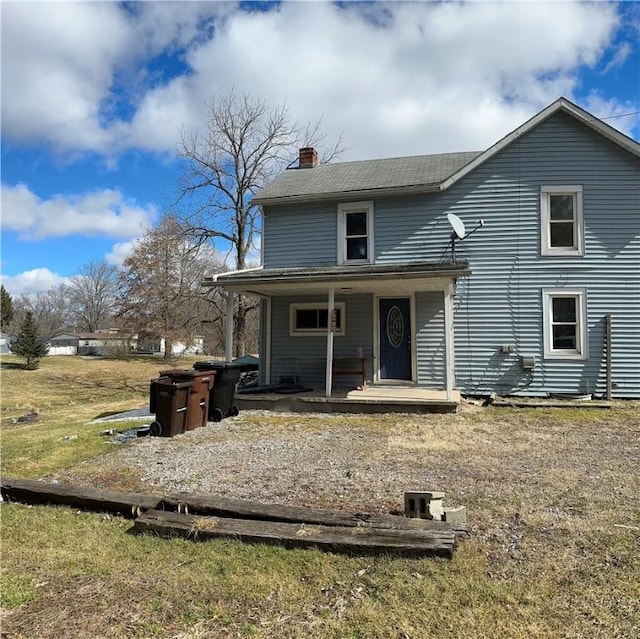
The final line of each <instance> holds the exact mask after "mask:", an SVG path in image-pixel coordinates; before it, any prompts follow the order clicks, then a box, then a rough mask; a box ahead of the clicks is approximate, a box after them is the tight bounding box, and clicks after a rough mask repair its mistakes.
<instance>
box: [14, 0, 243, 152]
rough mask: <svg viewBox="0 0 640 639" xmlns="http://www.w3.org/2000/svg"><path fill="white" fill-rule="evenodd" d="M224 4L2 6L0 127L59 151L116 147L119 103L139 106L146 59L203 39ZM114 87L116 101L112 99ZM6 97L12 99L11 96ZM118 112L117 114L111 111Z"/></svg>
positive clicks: (118, 145)
mask: <svg viewBox="0 0 640 639" xmlns="http://www.w3.org/2000/svg"><path fill="white" fill-rule="evenodd" d="M230 6H232V5H229V4H227V3H210V2H195V3H190V2H140V3H131V4H130V5H129V6H128V7H124V6H123V5H122V4H121V3H116V2H65V1H56V2H41V3H38V4H37V5H36V4H33V3H30V2H5V3H3V6H2V93H3V100H2V127H3V136H5V137H6V138H9V139H14V140H20V141H27V142H39V141H43V140H44V141H46V142H48V143H49V144H51V145H52V146H53V147H54V148H56V149H57V150H59V151H97V152H100V153H105V154H107V155H108V154H111V153H113V152H114V151H117V150H119V149H120V148H121V142H122V139H121V137H120V134H121V131H122V126H121V122H120V120H119V116H118V110H117V101H118V100H122V99H125V100H127V101H129V102H130V103H132V104H133V106H134V108H135V104H136V102H137V100H138V94H139V90H140V87H139V86H138V85H139V83H140V82H142V81H150V82H154V81H155V78H153V77H151V78H149V77H147V75H148V74H147V72H146V70H144V65H143V63H144V61H145V60H147V59H148V58H149V57H150V56H153V55H156V54H158V53H160V52H162V51H163V50H175V49H176V48H180V47H182V46H185V45H187V44H188V43H190V42H192V41H193V40H194V38H198V37H200V36H201V32H200V31H199V27H202V24H203V20H205V19H208V18H210V17H211V16H214V15H218V14H224V13H226V12H227V11H228V10H229V8H230ZM116 88H117V90H118V95H114V90H115V89H116ZM8 96H10V97H8ZM114 107H116V108H114Z"/></svg>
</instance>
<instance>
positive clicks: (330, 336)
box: [324, 287, 335, 397]
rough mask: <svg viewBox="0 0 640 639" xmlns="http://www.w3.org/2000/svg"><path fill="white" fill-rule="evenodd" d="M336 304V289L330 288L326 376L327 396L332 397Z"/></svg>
mask: <svg viewBox="0 0 640 639" xmlns="http://www.w3.org/2000/svg"><path fill="white" fill-rule="evenodd" d="M334 304H335V289H334V288H333V287H331V288H330V289H329V300H328V302H327V374H326V378H325V393H324V394H325V397H331V386H332V377H333V330H332V321H331V320H332V317H333V307H334Z"/></svg>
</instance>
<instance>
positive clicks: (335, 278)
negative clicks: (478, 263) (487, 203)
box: [202, 262, 471, 296]
mask: <svg viewBox="0 0 640 639" xmlns="http://www.w3.org/2000/svg"><path fill="white" fill-rule="evenodd" d="M469 275H471V269H470V268H469V264H468V263H467V262H457V263H434V262H419V263H408V264H393V265H390V264H366V265H358V266H354V265H349V266H317V267H304V268H276V269H262V268H261V269H250V270H246V271H236V272H232V273H219V274H218V275H214V276H212V277H208V278H205V279H204V281H203V282H202V285H203V286H219V287H221V288H224V289H226V290H228V291H231V292H234V293H243V294H248V295H265V296H271V295H287V294H292V293H301V292H309V293H317V292H320V291H327V290H328V289H329V288H331V287H333V288H335V289H336V292H342V293H373V292H375V293H380V294H388V293H389V292H390V291H391V292H393V293H395V294H398V293H400V294H401V293H404V292H413V291H419V290H441V289H442V288H443V286H444V284H445V283H448V282H450V281H451V280H452V279H456V278H458V277H468V276H469Z"/></svg>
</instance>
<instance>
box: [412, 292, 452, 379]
mask: <svg viewBox="0 0 640 639" xmlns="http://www.w3.org/2000/svg"><path fill="white" fill-rule="evenodd" d="M416 356H417V361H418V366H417V368H418V385H419V386H427V387H429V388H444V387H445V385H446V376H445V345H444V294H443V293H442V291H434V292H432V293H417V294H416Z"/></svg>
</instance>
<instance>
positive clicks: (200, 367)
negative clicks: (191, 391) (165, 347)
mask: <svg viewBox="0 0 640 639" xmlns="http://www.w3.org/2000/svg"><path fill="white" fill-rule="evenodd" d="M193 368H195V369H196V370H197V371H215V380H216V381H215V384H214V385H213V388H212V389H211V390H210V391H209V421H211V422H219V421H221V420H223V419H224V418H225V417H234V416H235V415H237V414H238V413H239V412H240V411H239V410H238V407H237V406H236V405H235V404H234V399H235V394H236V385H237V383H238V380H239V379H240V375H241V374H242V373H243V372H245V370H246V369H245V367H244V366H243V365H236V364H233V363H231V364H226V363H224V362H196V363H195V364H194V365H193Z"/></svg>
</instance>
